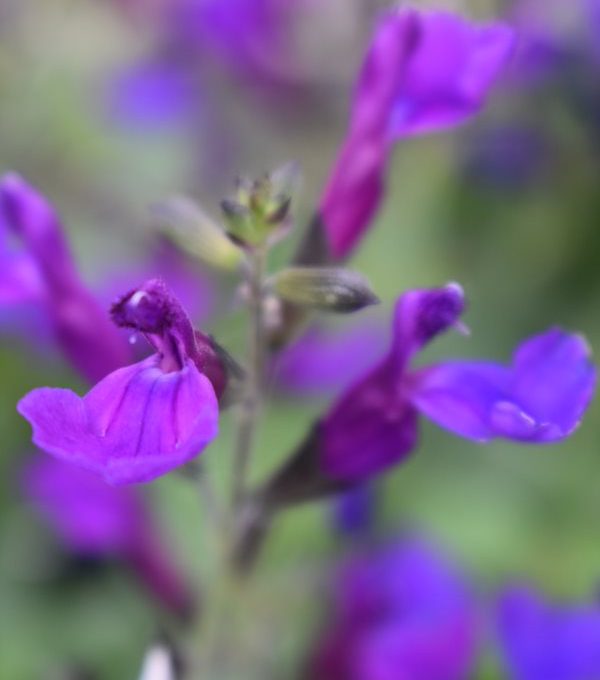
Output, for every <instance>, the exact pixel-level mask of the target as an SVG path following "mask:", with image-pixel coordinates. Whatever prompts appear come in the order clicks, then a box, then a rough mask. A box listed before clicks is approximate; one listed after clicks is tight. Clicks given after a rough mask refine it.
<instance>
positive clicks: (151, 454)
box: [18, 280, 226, 485]
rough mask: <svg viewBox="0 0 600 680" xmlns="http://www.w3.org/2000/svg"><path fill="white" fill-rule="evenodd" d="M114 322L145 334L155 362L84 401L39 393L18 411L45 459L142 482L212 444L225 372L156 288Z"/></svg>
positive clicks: (120, 306) (114, 480) (111, 378)
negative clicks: (51, 458) (151, 347)
mask: <svg viewBox="0 0 600 680" xmlns="http://www.w3.org/2000/svg"><path fill="white" fill-rule="evenodd" d="M112 316H113V320H114V321H115V322H116V323H117V325H119V326H125V327H128V328H133V329H135V330H137V331H139V332H141V333H143V335H144V336H145V337H146V338H147V339H148V341H149V342H150V344H151V345H152V346H153V347H154V349H155V350H156V352H155V354H153V355H152V356H150V357H148V358H147V359H145V360H144V361H141V362H139V363H137V364H133V365H132V366H127V367H125V368H122V369H119V370H117V371H115V372H113V373H111V374H110V375H108V376H106V378H104V379H103V380H101V381H100V382H99V383H98V384H97V385H96V386H95V387H94V388H93V389H92V390H91V391H90V392H88V394H86V395H85V396H84V397H79V396H78V395H76V394H75V393H74V392H72V391H70V390H64V389H55V388H49V387H44V388H40V389H36V390H33V391H32V392H30V393H29V394H28V395H26V396H25V397H24V398H23V399H21V401H20V402H19V404H18V410H19V413H21V415H23V416H24V417H25V418H26V419H27V420H28V421H29V422H30V423H31V425H32V427H33V441H34V443H35V444H36V445H37V446H39V447H40V448H41V449H43V450H44V451H47V452H48V453H50V454H52V455H54V456H56V457H57V458H60V459H62V460H65V461H67V462H71V463H74V464H76V465H79V466H81V467H84V468H86V469H88V470H90V471H92V472H96V473H97V474H100V475H102V476H103V477H104V478H105V480H106V481H108V482H109V483H111V484H115V485H118V484H131V483H136V482H147V481H150V480H152V479H154V478H155V477H158V476H159V475H162V474H165V473H167V472H169V471H170V470H172V469H173V468H175V467H178V466H180V465H183V464H184V463H186V462H188V461H189V460H191V459H192V458H194V457H195V456H197V455H198V454H199V453H200V451H201V450H202V449H203V448H204V447H205V446H206V445H207V444H208V443H209V442H210V441H211V440H212V439H214V437H216V435H217V429H218V415H219V409H218V402H217V397H218V396H220V395H221V393H222V391H223V389H224V387H225V383H226V375H225V370H224V367H223V364H222V363H221V360H220V357H219V355H218V353H217V351H216V350H215V348H214V346H213V343H212V341H211V340H210V339H209V338H207V337H206V336H204V335H202V334H201V333H199V332H198V331H194V329H193V328H192V325H191V323H190V322H189V319H188V318H187V316H186V314H185V312H184V311H183V309H182V307H181V305H180V304H179V302H178V301H177V300H176V299H175V298H174V297H173V296H172V295H171V293H170V292H169V291H168V289H167V288H166V286H165V285H164V284H163V283H162V282H161V281H158V280H152V281H148V282H147V283H146V284H144V285H143V286H141V287H140V288H138V289H137V290H134V291H131V292H130V293H128V294H127V295H125V296H124V297H123V298H122V299H121V300H120V301H119V302H117V303H116V304H115V305H114V306H113V309H112Z"/></svg>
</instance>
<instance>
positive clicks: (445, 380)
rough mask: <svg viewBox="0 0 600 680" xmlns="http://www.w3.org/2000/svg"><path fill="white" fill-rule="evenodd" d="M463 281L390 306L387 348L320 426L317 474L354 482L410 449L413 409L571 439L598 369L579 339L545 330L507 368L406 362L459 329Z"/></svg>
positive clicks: (455, 426) (480, 437)
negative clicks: (319, 470) (320, 470)
mask: <svg viewBox="0 0 600 680" xmlns="http://www.w3.org/2000/svg"><path fill="white" fill-rule="evenodd" d="M463 308H464V298H463V293H462V290H461V288H460V287H459V286H458V285H456V284H449V285H447V286H445V287H443V288H438V289H431V290H414V291H410V292H408V293H405V294H404V295H402V296H401V297H400V299H399V300H398V302H397V304H396V310H395V314H394V320H393V333H394V335H393V340H392V346H391V348H390V351H389V353H388V355H387V357H385V358H384V359H383V361H381V362H380V363H379V364H378V365H377V366H376V367H375V368H373V369H372V370H371V371H370V372H369V373H368V374H367V375H366V376H365V377H363V378H362V379H361V380H360V381H358V382H357V383H356V384H355V385H354V386H353V387H351V388H350V389H349V390H347V391H346V392H345V393H344V394H343V395H342V397H341V398H340V399H339V400H338V401H337V403H335V404H334V406H333V407H332V408H331V410H330V411H329V413H328V414H327V415H326V416H325V418H324V419H323V421H322V422H321V425H320V447H321V462H322V467H323V471H324V472H325V473H326V474H327V475H328V476H330V477H333V478H336V479H342V480H348V481H352V480H359V479H362V478H363V477H366V476H369V475H372V474H374V473H377V472H380V471H381V470H383V469H385V468H387V467H389V466H390V465H393V464H394V463H397V462H399V461H400V460H402V458H404V457H405V456H406V455H408V453H410V451H412V449H413V448H414V447H415V445H416V442H417V436H418V428H417V425H418V414H419V413H423V414H425V415H426V416H428V417H429V418H430V419H431V420H433V421H434V422H436V423H437V424H438V425H441V426H442V427H444V428H446V429H449V430H450V431H452V432H454V433H456V434H458V435H460V436H462V437H466V438H468V439H473V440H475V441H477V442H486V441H489V440H491V439H494V438H496V437H503V438H507V439H513V440H517V441H522V442H528V443H546V442H554V441H559V440H561V439H564V438H565V437H567V436H569V435H570V434H571V433H572V432H573V431H574V430H575V428H576V427H577V426H578V425H579V422H580V420H581V418H582V416H583V413H584V412H585V410H586V408H587V406H588V404H589V402H590V400H591V398H592V396H593V392H594V388H595V381H596V370H595V367H594V366H593V364H592V363H591V360H590V352H589V348H588V346H587V344H586V342H585V340H583V338H581V337H580V336H577V335H571V334H568V333H565V332H564V331H562V330H560V329H556V328H555V329H551V330H549V331H546V332H545V333H542V334H541V335H538V336H535V337H533V338H530V339H528V340H526V341H525V342H524V343H522V344H521V345H520V347H519V348H518V350H517V352H516V353H515V355H514V358H513V362H512V365H511V366H503V365H501V364H496V363H491V362H484V361H473V362H467V361H450V362H444V363H440V364H437V365H433V366H428V367H426V368H419V369H411V368H410V361H411V359H412V357H413V356H414V355H415V354H416V353H417V352H418V351H419V350H420V349H421V348H422V347H423V346H424V345H426V344H427V343H428V342H429V341H430V340H432V339H433V338H434V337H435V336H436V335H438V334H439V333H442V332H443V331H445V330H447V329H448V328H450V327H453V326H454V327H457V326H459V323H460V322H459V318H460V315H461V313H462V311H463Z"/></svg>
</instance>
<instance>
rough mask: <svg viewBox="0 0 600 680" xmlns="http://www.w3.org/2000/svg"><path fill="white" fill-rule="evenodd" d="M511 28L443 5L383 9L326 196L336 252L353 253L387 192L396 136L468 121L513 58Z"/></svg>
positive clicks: (325, 218)
mask: <svg viewBox="0 0 600 680" xmlns="http://www.w3.org/2000/svg"><path fill="white" fill-rule="evenodd" d="M513 43H514V34H513V31H512V30H511V29H510V28H509V27H508V26H506V25H504V24H502V23H490V24H482V25H477V24H473V23H471V22H469V21H468V20H466V19H464V18H462V17H460V16H457V15H454V14H451V13H448V12H441V11H430V12H418V11H416V10H413V9H405V10H400V11H391V12H387V13H385V14H384V15H383V16H382V18H381V20H380V22H379V24H378V26H377V28H376V30H375V34H374V37H373V40H372V43H371V46H370V49H369V51H368V53H367V56H366V58H365V61H364V64H363V67H362V71H361V73H360V75H359V79H358V82H357V85H356V90H355V93H354V101H353V105H352V112H351V116H350V125H349V130H348V133H347V136H346V139H345V141H344V143H343V146H342V149H341V151H340V152H339V154H338V157H337V160H336V162H335V165H334V167H333V170H332V172H331V175H330V177H329V180H328V182H327V185H326V187H325V191H324V194H323V196H322V198H321V203H320V208H319V214H320V218H321V221H322V223H323V225H324V229H325V233H326V236H327V241H328V245H329V251H330V256H331V257H332V258H333V259H334V260H341V259H344V258H345V257H347V256H348V255H349V254H350V252H351V251H352V250H353V248H354V247H355V246H356V244H357V242H358V241H359V239H360V238H361V236H362V235H363V233H364V232H365V230H366V229H367V227H368V225H369V222H370V220H371V219H372V218H373V216H374V214H375V212H376V210H377V208H378V206H379V204H380V202H381V199H382V196H383V190H384V175H385V171H386V167H387V163H388V158H389V155H390V152H391V148H392V145H393V143H394V142H395V141H396V140H398V139H400V138H403V137H407V136H411V135H415V134H422V133H428V132H433V131H436V130H443V129H447V128H450V127H453V126H456V125H458V124H460V123H463V122H465V121H467V120H468V119H469V118H471V117H472V116H473V115H475V114H476V113H478V111H479V110H480V109H481V108H482V106H483V104H484V102H485V100H486V97H487V94H488V92H489V90H490V88H491V87H492V85H493V83H494V82H495V80H496V79H497V78H498V76H499V74H500V73H501V72H502V70H503V68H504V67H505V65H506V64H507V62H508V60H509V58H510V55H511V53H512V49H513Z"/></svg>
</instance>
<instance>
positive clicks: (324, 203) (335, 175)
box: [319, 11, 417, 260]
mask: <svg viewBox="0 0 600 680" xmlns="http://www.w3.org/2000/svg"><path fill="white" fill-rule="evenodd" d="M416 26H417V21H416V12H413V11H405V12H401V13H398V14H396V13H393V14H392V13H389V14H386V15H384V17H383V18H382V20H381V22H380V23H379V24H378V26H377V28H376V30H375V34H374V38H373V42H372V44H371V47H370V49H369V52H368V54H367V56H366V58H365V62H364V65H363V68H362V70H361V73H360V76H359V80H358V83H357V87H356V92H355V95H354V101H353V109H352V114H351V121H350V130H349V132H348V136H347V138H346V141H345V142H344V145H343V146H342V149H341V151H340V153H339V155H338V157H337V160H336V163H335V165H334V167H333V170H332V172H331V175H330V176H329V180H328V182H327V185H326V187H325V191H324V193H323V196H322V198H321V204H320V208H319V213H320V216H321V219H322V221H323V225H324V229H325V233H326V235H327V241H328V243H329V247H330V251H331V255H332V256H333V258H334V259H335V260H342V259H344V258H346V257H348V255H349V254H350V252H351V250H352V249H353V248H354V246H355V245H356V244H357V242H358V240H359V239H360V238H361V236H362V235H363V233H364V231H365V230H366V229H367V228H368V226H369V223H370V221H371V219H372V217H373V216H374V214H375V212H376V210H377V208H378V207H379V204H380V203H381V200H382V197H383V189H384V174H385V170H386V167H387V162H388V157H389V153H390V144H389V141H390V140H389V139H388V126H389V123H388V121H389V113H390V110H391V108H392V106H393V102H394V96H395V93H396V91H397V89H398V86H399V83H400V82H401V79H402V77H403V75H404V72H405V70H406V64H407V61H408V59H409V58H410V55H411V50H412V46H413V45H414V43H415V40H416Z"/></svg>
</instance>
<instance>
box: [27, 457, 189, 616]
mask: <svg viewBox="0 0 600 680" xmlns="http://www.w3.org/2000/svg"><path fill="white" fill-rule="evenodd" d="M23 488H24V492H25V494H26V496H27V497H28V498H29V499H30V501H31V502H32V503H33V505H34V507H35V508H36V509H37V510H38V511H39V513H40V514H41V516H42V517H43V518H44V519H45V520H46V521H47V522H48V524H49V525H50V526H51V527H52V528H53V529H54V531H55V532H56V533H57V534H58V536H59V537H60V538H61V540H62V542H63V543H64V545H65V546H66V547H67V548H68V549H69V550H70V551H72V552H73V553H75V554H77V555H83V556H85V557H93V558H105V557H108V558H114V557H117V558H119V559H122V560H124V561H125V562H127V563H129V564H130V565H131V566H132V567H133V568H134V569H135V571H136V572H137V573H138V575H139V577H140V578H141V580H142V582H143V583H144V584H145V585H146V586H147V587H148V588H149V589H150V590H151V592H152V593H153V594H154V595H155V596H156V597H157V599H158V600H159V601H160V602H161V603H162V604H163V605H164V606H165V607H167V608H168V609H171V610H173V611H174V612H176V613H178V614H180V615H186V614H188V613H189V610H190V608H191V606H192V604H193V603H192V598H191V594H190V592H189V590H188V588H187V585H186V583H185V580H184V579H183V577H182V575H181V574H180V573H179V571H178V569H177V568H176V567H175V565H174V564H173V563H172V562H171V560H170V557H169V552H168V549H167V547H166V546H165V545H164V543H163V542H162V540H161V536H160V531H159V529H158V527H157V526H156V522H155V521H154V518H153V517H152V515H151V513H150V511H149V509H148V507H147V506H146V503H145V502H144V498H143V496H142V495H141V494H140V493H139V492H138V491H137V490H134V489H125V488H122V489H115V488H114V487H111V486H108V485H107V484H106V483H105V482H103V481H102V480H101V479H99V478H98V477H97V476H95V475H92V474H90V473H89V472H86V471H85V470H81V469H79V468H76V467H74V466H72V465H66V464H64V463H61V462H59V461H57V460H54V459H53V458H49V457H41V456H39V457H37V458H35V459H33V460H32V461H30V462H29V463H28V465H27V466H26V468H25V470H24V475H23Z"/></svg>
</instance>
